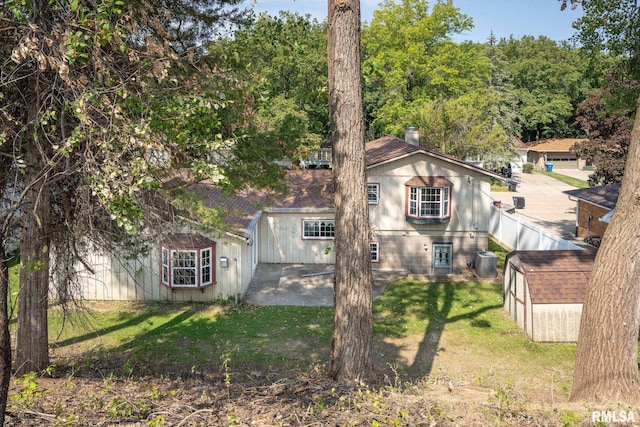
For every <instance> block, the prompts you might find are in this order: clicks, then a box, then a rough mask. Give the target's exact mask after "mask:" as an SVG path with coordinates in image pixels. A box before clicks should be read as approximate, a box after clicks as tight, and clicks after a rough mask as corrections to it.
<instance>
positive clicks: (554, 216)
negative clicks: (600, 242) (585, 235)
mask: <svg viewBox="0 0 640 427" xmlns="http://www.w3.org/2000/svg"><path fill="white" fill-rule="evenodd" d="M554 172H557V173H560V174H564V175H567V176H571V177H573V178H578V179H582V180H583V181H586V180H587V179H588V177H589V174H591V172H589V171H581V170H566V171H565V170H562V169H560V170H556V171H554ZM514 178H515V179H516V180H517V181H518V182H519V184H518V186H517V187H516V191H515V192H510V191H492V192H491V197H492V199H493V200H499V201H501V202H502V203H503V204H508V205H515V203H514V201H513V197H522V198H524V208H523V209H516V210H515V213H514V215H516V216H519V217H521V218H522V221H525V222H528V223H529V224H533V225H536V226H538V227H540V228H542V229H544V230H546V231H548V232H550V233H552V234H555V235H556V236H559V237H562V238H563V239H565V240H569V241H572V242H576V243H578V242H581V239H577V238H576V236H575V234H576V207H577V203H576V202H575V201H572V200H569V196H567V195H566V194H563V193H562V192H563V191H566V190H574V189H575V187H572V186H570V185H567V184H565V183H563V182H561V181H558V180H557V179H554V178H551V177H549V176H547V175H544V174H540V173H521V174H518V175H515V176H514Z"/></svg>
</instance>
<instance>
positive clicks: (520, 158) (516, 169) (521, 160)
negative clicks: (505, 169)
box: [511, 136, 529, 173]
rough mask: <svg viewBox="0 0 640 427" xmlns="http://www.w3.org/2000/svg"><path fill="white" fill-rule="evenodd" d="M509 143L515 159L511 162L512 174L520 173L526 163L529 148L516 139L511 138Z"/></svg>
mask: <svg viewBox="0 0 640 427" xmlns="http://www.w3.org/2000/svg"><path fill="white" fill-rule="evenodd" d="M511 142H512V143H513V146H514V149H515V152H516V155H517V157H515V158H514V159H513V161H512V162H511V168H512V170H513V173H521V172H522V168H523V166H524V164H525V163H527V156H528V153H529V146H528V145H527V144H525V143H524V142H522V140H521V139H520V138H518V137H515V136H512V137H511Z"/></svg>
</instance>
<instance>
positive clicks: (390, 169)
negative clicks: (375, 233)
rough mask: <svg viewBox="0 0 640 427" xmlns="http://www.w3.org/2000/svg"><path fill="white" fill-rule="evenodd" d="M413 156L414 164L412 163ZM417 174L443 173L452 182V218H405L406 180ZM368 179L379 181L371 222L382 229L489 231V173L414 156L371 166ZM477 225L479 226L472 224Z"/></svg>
mask: <svg viewBox="0 0 640 427" xmlns="http://www.w3.org/2000/svg"><path fill="white" fill-rule="evenodd" d="M412 158H413V160H414V163H411V159H412ZM414 176H443V177H445V178H446V179H448V180H449V181H450V182H451V183H452V185H453V186H452V188H451V218H450V220H449V221H448V222H446V223H444V224H429V225H422V226H416V225H412V224H409V223H408V222H407V221H406V218H405V206H406V191H405V183H406V182H407V181H408V180H410V179H411V178H413V177H414ZM368 181H369V182H375V183H379V184H380V197H379V203H378V204H377V205H370V206H369V217H370V218H371V223H372V224H373V225H375V226H376V227H377V228H378V229H379V230H393V231H400V232H402V231H413V230H416V229H418V230H420V231H422V232H425V233H429V234H435V233H438V234H442V233H444V232H459V231H464V232H472V231H479V232H488V229H489V213H490V210H489V208H488V206H490V205H491V196H490V193H491V184H490V180H489V178H488V177H487V176H484V175H482V174H481V173H479V172H476V171H473V170H465V169H463V168H455V170H452V169H451V165H450V164H448V163H445V162H442V161H438V160H434V159H429V160H427V159H423V160H419V161H415V156H414V157H408V158H403V159H400V160H397V161H395V162H391V163H388V164H384V165H380V166H376V167H374V168H371V169H370V170H369V173H368ZM474 224H476V225H477V226H478V229H477V230H476V229H475V228H474V227H473V226H474Z"/></svg>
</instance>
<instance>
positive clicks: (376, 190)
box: [367, 184, 380, 205]
mask: <svg viewBox="0 0 640 427" xmlns="http://www.w3.org/2000/svg"><path fill="white" fill-rule="evenodd" d="M367 199H368V201H369V204H370V205H377V204H378V202H379V200H380V184H367Z"/></svg>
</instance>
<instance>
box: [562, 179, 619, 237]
mask: <svg viewBox="0 0 640 427" xmlns="http://www.w3.org/2000/svg"><path fill="white" fill-rule="evenodd" d="M564 193H565V194H566V195H568V196H569V198H570V199H571V200H576V202H577V203H578V206H577V209H576V212H577V213H576V236H577V237H582V238H587V237H602V236H603V235H604V231H605V230H606V229H607V225H609V218H610V215H611V213H612V211H613V208H615V207H616V202H617V201H618V193H620V184H610V185H603V186H600V187H592V188H583V189H578V190H570V191H565V192H564Z"/></svg>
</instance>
